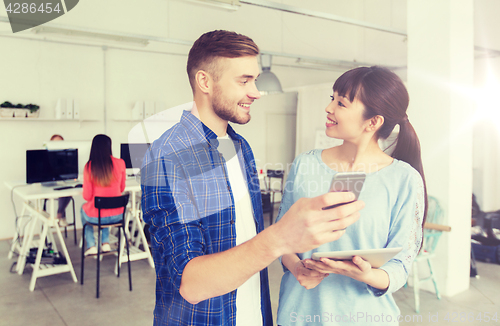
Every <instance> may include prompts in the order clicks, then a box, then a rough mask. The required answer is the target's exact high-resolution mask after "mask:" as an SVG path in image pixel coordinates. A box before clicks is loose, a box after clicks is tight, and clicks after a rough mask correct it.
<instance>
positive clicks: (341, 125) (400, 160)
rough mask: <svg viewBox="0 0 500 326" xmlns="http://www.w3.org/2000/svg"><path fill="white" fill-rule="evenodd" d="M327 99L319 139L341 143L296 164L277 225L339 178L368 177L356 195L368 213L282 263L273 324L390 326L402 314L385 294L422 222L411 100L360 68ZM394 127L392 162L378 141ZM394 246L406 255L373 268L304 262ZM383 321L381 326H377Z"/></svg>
mask: <svg viewBox="0 0 500 326" xmlns="http://www.w3.org/2000/svg"><path fill="white" fill-rule="evenodd" d="M332 93H333V94H332V96H331V98H332V101H331V103H330V104H329V105H328V106H327V107H326V110H325V111H326V119H325V121H326V135H327V136H328V137H332V138H337V139H342V140H344V142H343V144H342V145H340V146H336V147H332V148H328V149H325V150H321V149H316V150H312V151H309V152H307V153H304V154H301V155H299V156H298V157H297V158H296V159H295V161H294V163H293V165H292V168H291V171H290V173H289V175H288V179H287V183H286V185H285V193H284V196H283V200H282V202H281V207H280V212H279V214H278V218H277V219H278V220H279V219H280V218H281V217H282V216H283V215H284V214H285V212H286V211H287V210H288V209H289V208H290V207H291V206H292V205H293V203H294V202H296V201H297V200H299V199H300V198H302V197H315V196H318V195H321V194H324V193H326V192H328V190H329V186H330V182H331V180H332V178H333V176H334V175H335V174H337V173H338V172H348V171H360V172H365V173H366V180H365V182H364V185H363V188H362V191H361V193H360V195H359V200H361V201H363V202H364V203H365V208H364V209H363V210H361V211H360V214H361V216H360V218H359V220H358V221H357V222H356V223H354V224H353V225H351V226H349V227H348V228H347V229H346V230H345V231H340V232H345V233H344V234H343V235H342V237H341V238H340V239H338V240H337V241H334V242H330V243H327V244H324V245H322V246H320V247H319V248H317V249H314V250H312V251H309V252H305V253H298V254H289V255H284V256H283V257H282V259H281V261H282V264H283V266H284V268H285V274H284V275H283V278H282V280H281V290H280V298H279V307H278V325H283V326H286V325H302V324H301V323H300V322H299V323H296V321H297V318H296V317H297V316H320V317H321V318H322V319H321V322H320V324H323V323H328V324H329V322H333V321H334V320H335V321H336V322H337V323H339V324H342V325H372V324H373V322H371V321H370V320H366V319H364V318H363V317H367V318H368V319H369V318H373V316H376V317H375V318H377V316H378V318H379V321H380V322H378V321H377V323H376V324H377V325H388V324H390V325H394V324H397V321H396V319H395V316H397V315H399V308H398V306H397V305H396V302H395V301H394V299H393V297H392V293H393V292H395V291H397V290H398V289H399V288H401V287H402V286H403V285H404V284H405V283H406V279H407V277H408V273H409V271H410V269H411V267H412V262H413V260H414V258H415V256H416V255H417V254H418V252H419V250H420V247H421V244H422V231H423V230H422V226H423V223H424V221H425V215H426V198H427V196H426V188H425V179H424V173H423V169H422V160H421V157H420V144H419V141H418V137H417V135H416V133H415V130H414V129H413V127H412V126H411V124H410V122H409V121H408V116H407V115H406V109H407V107H408V103H409V96H408V92H407V90H406V88H405V86H404V85H403V82H402V81H401V79H400V78H399V77H398V76H397V75H396V74H394V73H393V72H391V71H389V70H388V69H385V68H381V67H360V68H356V69H353V70H350V71H348V72H346V73H344V74H343V75H342V76H340V77H339V78H338V79H337V81H336V82H335V84H334V85H333V92H332ZM396 125H399V135H398V138H397V144H396V148H395V149H394V152H393V153H392V156H389V155H388V154H386V153H385V152H383V151H382V149H381V148H380V147H379V145H378V140H379V139H387V137H388V136H389V135H390V134H391V133H392V131H393V129H394V127H395V126H396ZM395 247H402V248H403V250H402V251H401V252H400V253H398V254H397V255H396V256H395V257H394V258H393V259H391V260H389V261H388V262H387V263H386V264H384V265H383V266H381V267H380V268H373V267H372V266H371V265H370V263H368V262H367V261H365V260H363V259H362V258H361V257H359V256H355V257H353V259H352V260H351V261H334V260H330V259H327V258H321V261H315V260H311V259H310V258H311V255H312V253H313V252H324V251H341V250H365V249H379V248H395ZM325 313H327V315H325ZM381 315H382V316H388V318H386V319H385V318H384V319H382V320H381V319H380V316H381ZM349 316H354V319H352V318H350V317H349ZM369 316H372V317H369ZM338 317H340V319H339V318H338ZM345 317H347V320H346V319H344V318H345ZM391 317H392V318H394V319H392V320H391ZM314 318H315V317H314ZM323 318H324V319H323ZM314 320H315V321H317V320H316V319H314ZM339 321H341V322H339Z"/></svg>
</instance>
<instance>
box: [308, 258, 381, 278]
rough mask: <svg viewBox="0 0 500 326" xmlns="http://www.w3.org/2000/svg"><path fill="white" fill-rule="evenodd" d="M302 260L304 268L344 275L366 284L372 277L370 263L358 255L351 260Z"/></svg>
mask: <svg viewBox="0 0 500 326" xmlns="http://www.w3.org/2000/svg"><path fill="white" fill-rule="evenodd" d="M303 262H304V266H305V267H306V268H308V269H311V270H314V271H316V272H318V273H323V274H324V273H334V274H340V275H345V276H348V277H350V278H352V279H355V280H357V281H360V282H364V283H367V284H368V283H369V282H370V280H371V279H372V278H373V269H372V266H371V264H370V263H369V262H367V261H366V260H364V259H363V258H361V257H359V256H354V257H353V258H352V261H349V260H333V259H329V258H321V261H315V260H312V259H305V260H303Z"/></svg>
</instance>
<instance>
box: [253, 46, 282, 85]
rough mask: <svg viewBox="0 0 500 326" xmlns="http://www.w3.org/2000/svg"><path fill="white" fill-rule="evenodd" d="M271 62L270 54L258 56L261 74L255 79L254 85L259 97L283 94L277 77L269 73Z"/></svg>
mask: <svg viewBox="0 0 500 326" xmlns="http://www.w3.org/2000/svg"><path fill="white" fill-rule="evenodd" d="M271 61H272V56H271V55H270V54H261V55H260V65H261V66H262V73H261V74H260V76H259V77H258V78H257V81H256V82H255V84H256V85H257V89H258V90H259V92H260V94H261V95H268V94H276V93H283V89H282V88H281V84H280V81H279V80H278V77H276V75H275V74H273V73H272V72H271Z"/></svg>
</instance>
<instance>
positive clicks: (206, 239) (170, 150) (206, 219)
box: [141, 111, 273, 326]
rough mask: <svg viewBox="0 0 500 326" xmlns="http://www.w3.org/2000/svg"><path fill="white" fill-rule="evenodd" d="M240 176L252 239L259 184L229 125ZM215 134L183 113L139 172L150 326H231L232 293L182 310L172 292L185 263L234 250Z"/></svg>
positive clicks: (258, 218)
mask: <svg viewBox="0 0 500 326" xmlns="http://www.w3.org/2000/svg"><path fill="white" fill-rule="evenodd" d="M227 133H228V134H229V136H230V138H231V139H232V141H233V143H234V145H235V148H236V153H237V155H238V158H239V161H240V165H241V167H242V169H244V175H245V176H246V179H247V185H248V190H249V193H250V197H251V201H252V206H253V216H254V219H255V225H256V228H257V232H260V231H262V230H263V225H264V222H263V216H262V203H261V197H260V188H259V180H258V177H257V170H256V167H255V162H254V157H253V153H252V150H251V148H250V146H249V145H248V143H247V142H246V141H245V139H243V137H241V136H240V135H238V134H236V133H235V132H234V130H233V129H232V128H231V126H228V129H227ZM217 146H218V140H217V135H216V134H215V133H214V132H213V131H211V130H210V129H209V128H207V127H206V126H205V125H204V124H203V123H202V122H201V121H200V120H199V119H198V118H196V117H195V116H194V115H192V114H191V113H190V112H188V111H184V112H183V115H182V117H181V121H180V122H179V123H178V124H176V125H175V126H173V127H172V128H171V129H169V130H167V131H166V132H165V133H164V134H163V135H162V136H161V137H160V138H159V139H158V140H156V141H155V142H154V143H153V144H152V145H151V147H150V150H149V151H148V153H147V154H146V157H145V158H144V162H143V166H142V169H141V187H142V210H143V216H144V220H145V222H146V223H148V224H149V225H150V233H151V244H152V251H153V258H154V261H155V267H156V306H155V311H154V325H175V326H177V325H199V326H202V325H203V326H206V325H221V326H222V325H235V324H236V291H237V290H234V291H231V292H230V293H226V294H224V295H221V296H218V297H214V298H211V299H208V300H205V301H202V302H199V303H198V304H195V305H193V304H190V303H189V302H187V301H186V300H184V298H183V297H182V296H181V295H180V293H179V288H180V285H181V279H182V272H183V271H184V268H185V266H186V264H187V263H188V262H189V261H190V260H191V259H193V258H195V257H198V256H201V255H208V254H214V253H217V252H222V251H225V250H228V249H230V248H232V247H234V246H235V245H236V229H235V220H234V219H235V207H234V200H233V195H232V192H231V185H230V183H229V178H228V176H227V170H226V166H225V164H224V163H225V160H224V158H223V157H222V155H221V154H220V153H219V151H218V150H217ZM260 283H261V289H260V291H261V310H262V316H263V325H264V326H271V325H272V324H273V322H272V313H271V301H270V296H269V284H268V275H267V269H264V270H262V271H261V272H260Z"/></svg>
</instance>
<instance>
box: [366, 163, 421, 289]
mask: <svg viewBox="0 0 500 326" xmlns="http://www.w3.org/2000/svg"><path fill="white" fill-rule="evenodd" d="M424 206H425V201H424V184H423V181H422V177H421V176H420V174H419V173H418V172H417V171H415V170H413V173H412V174H411V175H410V177H409V178H408V182H407V183H406V185H404V186H403V187H402V188H401V190H400V193H399V194H398V198H397V200H396V205H395V206H394V207H393V209H392V216H391V225H390V230H389V237H388V242H387V245H386V247H387V248H395V247H402V248H403V249H402V250H401V252H399V253H398V254H397V255H396V256H395V257H394V258H392V259H391V260H389V261H388V262H387V263H386V264H384V265H383V266H382V267H380V269H382V270H384V271H386V272H387V274H388V275H389V287H388V288H387V290H380V289H376V288H374V287H371V286H368V289H369V291H370V292H372V293H373V294H374V295H375V296H382V295H384V294H387V293H394V292H396V291H397V290H399V289H400V288H401V287H402V286H403V285H405V283H406V281H407V279H408V274H409V272H410V271H411V267H412V264H413V260H414V259H415V257H416V256H417V254H418V252H419V250H420V246H421V244H422V236H423V230H422V223H423V218H424V210H425V207H424Z"/></svg>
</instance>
